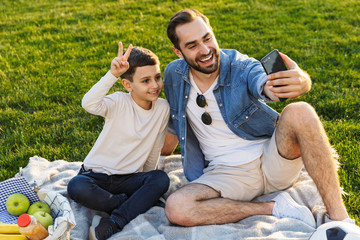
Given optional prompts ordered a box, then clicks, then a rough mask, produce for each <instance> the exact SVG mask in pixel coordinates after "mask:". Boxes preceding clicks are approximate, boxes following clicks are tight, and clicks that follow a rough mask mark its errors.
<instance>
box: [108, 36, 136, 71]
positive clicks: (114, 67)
mask: <svg viewBox="0 0 360 240" xmlns="http://www.w3.org/2000/svg"><path fill="white" fill-rule="evenodd" d="M131 49H132V44H130V45H129V47H128V49H127V50H126V52H125V54H124V55H123V45H122V42H119V50H118V56H117V57H115V58H114V59H113V60H112V61H111V68H110V72H111V73H112V75H114V76H115V77H117V78H119V77H120V76H121V75H122V74H124V73H125V72H126V71H127V70H128V69H129V62H128V61H127V60H128V58H129V55H130V52H131Z"/></svg>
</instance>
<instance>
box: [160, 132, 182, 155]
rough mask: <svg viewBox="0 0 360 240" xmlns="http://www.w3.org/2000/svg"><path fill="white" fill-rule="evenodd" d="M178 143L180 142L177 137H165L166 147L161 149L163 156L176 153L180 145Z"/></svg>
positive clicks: (171, 135) (168, 134) (169, 134)
mask: <svg viewBox="0 0 360 240" xmlns="http://www.w3.org/2000/svg"><path fill="white" fill-rule="evenodd" d="M178 143H179V140H178V138H177V136H176V135H173V134H171V133H167V134H166V136H165V142H164V146H163V148H162V149H161V156H169V155H171V154H172V153H173V152H174V151H175V148H176V146H177V145H178Z"/></svg>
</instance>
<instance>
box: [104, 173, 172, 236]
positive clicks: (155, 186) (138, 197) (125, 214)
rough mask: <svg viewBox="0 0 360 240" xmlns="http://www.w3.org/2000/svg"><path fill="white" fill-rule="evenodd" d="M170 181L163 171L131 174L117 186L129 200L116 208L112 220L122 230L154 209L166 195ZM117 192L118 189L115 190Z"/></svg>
mask: <svg viewBox="0 0 360 240" xmlns="http://www.w3.org/2000/svg"><path fill="white" fill-rule="evenodd" d="M169 184H170V180H169V177H168V176H167V174H166V173H165V172H163V171H161V170H154V171H150V172H139V173H134V174H130V175H129V176H128V177H127V179H126V181H124V182H123V184H121V185H118V186H115V187H118V188H121V191H122V192H124V193H126V194H127V195H128V196H129V198H128V199H127V200H126V201H125V202H124V203H123V204H122V205H120V206H119V207H118V208H116V209H115V210H114V211H113V212H112V214H111V216H110V217H111V218H112V219H114V220H115V221H116V223H117V225H118V226H119V228H120V229H122V228H123V227H124V226H125V225H126V224H127V223H129V222H130V221H131V220H132V219H134V218H135V217H137V216H138V215H139V214H142V213H144V212H146V211H147V210H149V209H150V208H151V207H153V206H154V205H155V204H156V202H157V201H158V200H159V198H160V197H161V196H162V195H163V194H164V193H166V191H167V190H168V188H169ZM113 191H117V189H113Z"/></svg>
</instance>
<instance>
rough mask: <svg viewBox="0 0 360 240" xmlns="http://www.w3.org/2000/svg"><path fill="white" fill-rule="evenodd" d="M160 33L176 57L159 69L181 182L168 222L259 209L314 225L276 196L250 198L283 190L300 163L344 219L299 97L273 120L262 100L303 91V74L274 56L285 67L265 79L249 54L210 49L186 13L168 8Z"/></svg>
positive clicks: (230, 217) (325, 144) (328, 164)
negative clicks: (263, 199)
mask: <svg viewBox="0 0 360 240" xmlns="http://www.w3.org/2000/svg"><path fill="white" fill-rule="evenodd" d="M167 33H168V37H169V39H170V40H171V41H172V43H173V44H174V47H173V50H174V52H175V53H176V54H177V56H179V58H180V59H178V60H176V61H173V62H171V63H170V64H169V65H168V66H167V68H166V70H165V84H164V86H165V87H164V90H165V94H166V98H167V100H168V101H169V103H170V109H171V113H170V126H172V128H170V129H172V130H175V131H173V132H172V133H173V134H176V135H177V138H178V139H179V141H180V145H181V154H182V161H183V168H184V174H185V176H186V177H187V179H188V180H189V181H191V182H190V183H189V184H187V185H185V186H184V187H182V188H180V189H179V190H177V191H176V192H174V193H173V194H172V195H170V196H169V198H168V199H167V202H166V208H165V212H166V215H167V217H168V218H169V220H170V221H171V222H173V223H175V224H179V225H183V226H196V225H206V224H224V223H230V222H237V221H239V220H241V219H244V218H246V217H249V216H252V215H260V214H264V215H274V216H276V217H279V218H283V217H290V218H295V219H299V220H301V221H303V222H305V223H306V224H308V225H310V226H312V227H315V226H316V224H315V220H314V217H313V215H312V214H311V212H310V210H309V209H308V208H306V207H305V206H300V205H298V204H297V203H296V202H295V201H294V200H292V199H291V197H290V195H289V194H287V193H285V192H280V194H278V195H277V196H276V197H275V198H274V199H273V201H270V202H261V203H255V202H251V200H252V199H253V198H255V197H257V196H259V195H262V194H266V193H270V192H275V191H280V190H283V189H285V188H288V187H290V186H291V185H292V184H293V183H294V182H295V180H296V179H297V177H298V176H299V173H300V170H301V169H302V167H303V166H305V168H306V170H307V171H308V173H309V175H310V176H311V177H312V178H313V180H314V182H315V184H316V186H317V188H318V190H319V192H320V195H321V197H322V199H323V201H324V204H325V206H326V208H327V211H328V217H329V219H331V220H344V219H346V220H347V221H352V220H351V219H349V216H348V213H347V211H346V208H345V206H344V204H343V200H342V197H341V190H340V186H339V180H338V175H337V171H336V167H335V162H334V159H333V157H332V153H331V148H330V144H329V141H328V138H327V136H326V133H325V131H324V129H323V126H322V124H321V122H320V120H319V117H318V116H317V114H316V113H315V111H314V109H313V108H312V107H311V106H309V105H308V104H307V103H304V102H299V103H292V104H289V105H288V106H287V107H286V108H285V109H284V110H283V112H282V113H281V117H280V116H279V114H278V113H277V112H275V111H274V110H273V109H271V108H270V107H268V106H267V105H266V104H265V102H266V101H270V100H272V101H279V98H287V99H294V98H297V97H299V96H301V95H303V94H305V93H306V92H308V91H309V90H310V88H311V79H310V77H309V75H308V74H307V73H305V72H304V71H302V70H301V69H300V68H299V67H298V66H297V64H296V63H295V62H294V61H292V60H291V59H290V58H289V57H287V56H286V55H284V54H281V56H282V58H283V60H284V61H285V63H286V65H287V66H288V69H289V70H287V71H283V72H278V73H274V74H271V75H269V76H266V74H265V72H264V70H263V68H262V67H261V65H260V63H259V62H258V61H256V60H255V59H252V58H249V57H247V56H246V55H243V54H240V53H239V52H237V51H235V50H220V49H219V46H218V43H217V41H216V38H215V36H214V33H213V31H212V28H211V26H210V23H209V20H208V19H207V18H206V17H205V16H204V15H203V14H201V13H200V12H198V11H196V10H193V9H186V10H183V11H180V12H178V13H176V14H175V15H174V16H173V17H172V18H171V20H170V22H169V25H168V29H167ZM280 85H283V86H280ZM167 139H173V144H171V143H169V142H167V143H166V144H165V146H166V147H167V149H173V148H174V146H175V145H176V144H177V141H176V140H175V141H174V136H172V135H169V136H167ZM165 151H166V150H164V152H165Z"/></svg>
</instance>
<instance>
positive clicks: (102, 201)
mask: <svg viewBox="0 0 360 240" xmlns="http://www.w3.org/2000/svg"><path fill="white" fill-rule="evenodd" d="M109 186H110V180H109V176H108V175H106V174H99V173H94V172H92V171H85V170H84V169H83V168H82V169H81V170H80V172H79V174H78V175H77V176H75V177H74V178H72V179H71V180H70V182H69V184H68V186H67V191H68V194H69V197H70V198H71V199H73V200H74V201H75V202H77V203H80V204H81V205H83V206H85V207H88V208H91V209H94V210H98V211H102V212H107V213H108V214H111V212H112V211H113V210H114V209H116V208H117V207H118V206H119V205H121V204H122V203H123V202H124V201H125V200H126V199H127V196H126V195H125V194H123V193H119V194H112V193H110V192H109V191H108V189H106V187H109Z"/></svg>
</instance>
